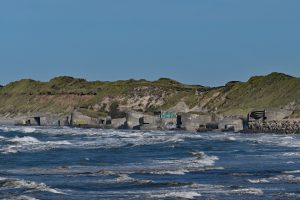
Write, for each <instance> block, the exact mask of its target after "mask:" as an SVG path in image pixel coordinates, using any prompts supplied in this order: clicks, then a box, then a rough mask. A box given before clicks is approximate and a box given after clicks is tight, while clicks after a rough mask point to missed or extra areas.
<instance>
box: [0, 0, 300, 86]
mask: <svg viewBox="0 0 300 200" xmlns="http://www.w3.org/2000/svg"><path fill="white" fill-rule="evenodd" d="M299 8H300V1H299V0H126V1H125V0H26V1H21V0H1V1H0V84H3V85H4V84H7V83H9V82H11V81H15V80H18V79H22V78H31V79H35V80H40V81H48V80H49V79H51V78H53V77H55V76H61V75H68V76H74V77H80V78H85V79H87V80H106V81H114V80H119V79H122V80H124V79H130V78H134V79H148V80H156V79H158V78H160V77H169V78H173V79H176V80H178V81H180V82H184V83H187V84H199V85H210V86H217V85H223V84H225V83H226V82H228V81H231V80H241V81H246V80H248V79H249V77H250V76H253V75H264V74H268V73H271V72H273V71H277V72H283V73H287V74H290V75H293V76H300V55H299V52H300V25H299V24H300V12H299Z"/></svg>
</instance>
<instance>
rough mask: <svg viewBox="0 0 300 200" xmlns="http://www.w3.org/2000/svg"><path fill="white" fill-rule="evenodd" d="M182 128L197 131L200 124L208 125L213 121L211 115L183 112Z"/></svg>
mask: <svg viewBox="0 0 300 200" xmlns="http://www.w3.org/2000/svg"><path fill="white" fill-rule="evenodd" d="M180 115H181V121H182V126H181V127H182V128H183V129H185V130H187V131H196V130H197V129H198V128H199V127H200V125H204V126H205V125H206V124H207V123H210V122H212V117H211V115H197V114H189V113H181V114H180Z"/></svg>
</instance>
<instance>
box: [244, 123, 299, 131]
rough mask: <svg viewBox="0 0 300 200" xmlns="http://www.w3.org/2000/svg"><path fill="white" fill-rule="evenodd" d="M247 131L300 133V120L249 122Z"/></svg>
mask: <svg viewBox="0 0 300 200" xmlns="http://www.w3.org/2000/svg"><path fill="white" fill-rule="evenodd" d="M249 131H251V132H263V133H286V134H293V133H300V120H276V121H275V120H274V121H256V122H251V123H249Z"/></svg>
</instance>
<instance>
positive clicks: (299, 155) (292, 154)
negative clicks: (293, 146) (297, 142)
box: [283, 152, 300, 157]
mask: <svg viewBox="0 0 300 200" xmlns="http://www.w3.org/2000/svg"><path fill="white" fill-rule="evenodd" d="M283 156H285V157H300V152H288V153H284V154H283Z"/></svg>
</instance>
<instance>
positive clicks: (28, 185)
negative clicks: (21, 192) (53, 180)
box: [0, 177, 65, 194]
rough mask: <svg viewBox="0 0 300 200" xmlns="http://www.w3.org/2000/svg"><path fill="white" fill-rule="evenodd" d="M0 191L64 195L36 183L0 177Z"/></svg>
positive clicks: (43, 184)
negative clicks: (23, 190)
mask: <svg viewBox="0 0 300 200" xmlns="http://www.w3.org/2000/svg"><path fill="white" fill-rule="evenodd" d="M0 185H1V189H2V190H3V189H26V191H27V192H33V191H41V192H49V193H54V194H65V193H63V192H61V191H59V190H57V189H54V188H51V187H49V186H47V185H46V184H45V183H36V182H33V181H27V180H22V179H9V178H2V177H0Z"/></svg>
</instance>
